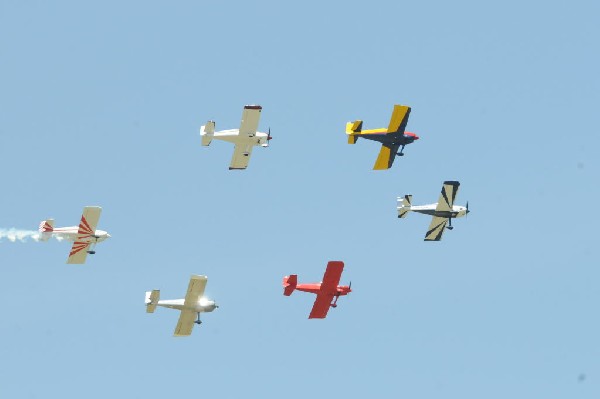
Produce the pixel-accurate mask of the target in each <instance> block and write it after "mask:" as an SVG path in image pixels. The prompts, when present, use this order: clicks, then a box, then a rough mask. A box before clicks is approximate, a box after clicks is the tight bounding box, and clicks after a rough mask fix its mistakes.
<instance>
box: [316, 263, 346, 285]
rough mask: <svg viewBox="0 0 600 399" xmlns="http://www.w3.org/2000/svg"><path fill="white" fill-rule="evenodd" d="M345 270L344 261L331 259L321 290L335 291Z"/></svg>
mask: <svg viewBox="0 0 600 399" xmlns="http://www.w3.org/2000/svg"><path fill="white" fill-rule="evenodd" d="M343 271H344V262H340V261H330V262H328V263H327V269H325V274H324V275H323V281H322V282H321V292H333V293H334V292H335V291H336V290H337V287H338V284H339V283H340V278H341V277H342V272H343Z"/></svg>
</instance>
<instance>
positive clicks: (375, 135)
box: [346, 105, 419, 170]
mask: <svg viewBox="0 0 600 399" xmlns="http://www.w3.org/2000/svg"><path fill="white" fill-rule="evenodd" d="M409 115H410V107H408V106H406V105H394V112H393V113H392V118H391V119H390V124H389V126H388V127H387V129H386V128H381V129H372V130H362V124H363V121H361V120H357V121H354V122H348V123H346V134H347V135H348V144H355V143H356V140H358V138H359V137H362V138H365V139H367V140H374V141H378V142H380V143H381V144H382V145H381V151H379V156H378V157H377V161H375V166H373V169H375V170H383V169H389V168H391V167H392V164H393V163H394V159H395V158H396V155H400V156H402V155H404V153H403V152H402V151H404V146H405V145H407V144H410V143H412V142H413V141H415V140H418V139H419V136H417V135H416V134H414V133H410V132H405V131H404V130H405V129H406V124H407V123H408V116H409ZM400 146H402V148H400ZM399 148H400V152H398V149H399Z"/></svg>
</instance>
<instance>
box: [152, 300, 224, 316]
mask: <svg viewBox="0 0 600 399" xmlns="http://www.w3.org/2000/svg"><path fill="white" fill-rule="evenodd" d="M184 303H185V299H166V300H161V301H158V303H157V304H156V306H162V307H164V308H170V309H178V310H193V311H194V312H197V313H202V312H212V311H213V310H215V309H216V308H217V305H216V303H215V301H212V300H210V299H207V298H200V299H199V300H198V302H196V303H195V304H193V305H192V306H185V304H184Z"/></svg>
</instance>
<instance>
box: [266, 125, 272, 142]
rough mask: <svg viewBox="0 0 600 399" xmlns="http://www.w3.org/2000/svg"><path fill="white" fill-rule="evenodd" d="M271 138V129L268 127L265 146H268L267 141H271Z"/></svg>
mask: <svg viewBox="0 0 600 399" xmlns="http://www.w3.org/2000/svg"><path fill="white" fill-rule="evenodd" d="M272 138H273V136H271V127H270V126H269V132H268V133H267V145H268V144H269V141H271V139H272Z"/></svg>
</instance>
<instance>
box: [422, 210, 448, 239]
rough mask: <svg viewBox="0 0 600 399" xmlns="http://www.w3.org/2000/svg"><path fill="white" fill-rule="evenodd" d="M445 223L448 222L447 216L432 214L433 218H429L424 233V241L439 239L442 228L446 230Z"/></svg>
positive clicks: (442, 232) (442, 231)
mask: <svg viewBox="0 0 600 399" xmlns="http://www.w3.org/2000/svg"><path fill="white" fill-rule="evenodd" d="M446 223H448V218H441V217H438V216H434V217H433V219H431V224H430V225H429V229H428V230H427V234H425V241H439V240H441V239H442V234H444V230H446Z"/></svg>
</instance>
